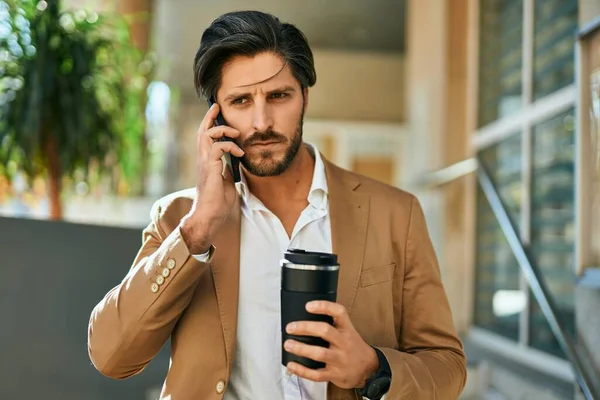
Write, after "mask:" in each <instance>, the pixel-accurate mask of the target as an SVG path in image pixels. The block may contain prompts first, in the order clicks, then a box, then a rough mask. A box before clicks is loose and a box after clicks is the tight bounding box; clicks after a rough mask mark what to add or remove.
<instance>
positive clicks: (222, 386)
mask: <svg viewBox="0 0 600 400" xmlns="http://www.w3.org/2000/svg"><path fill="white" fill-rule="evenodd" d="M224 391H225V382H223V381H219V382H217V393H219V394H223V392H224Z"/></svg>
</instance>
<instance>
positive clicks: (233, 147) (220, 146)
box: [209, 140, 244, 161]
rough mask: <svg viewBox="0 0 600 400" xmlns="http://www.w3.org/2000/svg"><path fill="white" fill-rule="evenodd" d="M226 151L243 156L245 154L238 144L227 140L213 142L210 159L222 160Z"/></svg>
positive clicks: (236, 155)
mask: <svg viewBox="0 0 600 400" xmlns="http://www.w3.org/2000/svg"><path fill="white" fill-rule="evenodd" d="M225 153H230V154H231V155H233V156H235V157H241V156H243V155H244V151H243V150H242V149H240V148H239V147H238V145H237V144H235V143H233V142H231V141H229V140H227V141H223V142H215V143H213V145H212V147H211V149H210V154H209V160H210V161H220V160H221V157H223V154H225Z"/></svg>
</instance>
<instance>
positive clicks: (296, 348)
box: [283, 339, 333, 363]
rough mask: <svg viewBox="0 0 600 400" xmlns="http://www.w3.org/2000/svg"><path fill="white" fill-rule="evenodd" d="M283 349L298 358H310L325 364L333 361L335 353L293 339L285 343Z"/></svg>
mask: <svg viewBox="0 0 600 400" xmlns="http://www.w3.org/2000/svg"><path fill="white" fill-rule="evenodd" d="M283 348H284V349H286V350H287V351H289V352H290V353H292V354H295V355H297V356H301V357H306V358H310V359H311V360H315V361H321V362H324V363H328V362H331V360H332V359H333V351H332V350H330V349H328V348H326V347H321V346H312V345H309V344H305V343H301V342H297V341H295V340H291V339H288V340H286V341H285V343H284V344H283Z"/></svg>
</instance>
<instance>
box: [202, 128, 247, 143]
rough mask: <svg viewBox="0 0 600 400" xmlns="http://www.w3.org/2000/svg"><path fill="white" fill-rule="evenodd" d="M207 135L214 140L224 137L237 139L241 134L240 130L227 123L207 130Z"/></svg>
mask: <svg viewBox="0 0 600 400" xmlns="http://www.w3.org/2000/svg"><path fill="white" fill-rule="evenodd" d="M205 135H206V136H208V137H210V138H211V139H213V140H219V139H221V138H223V137H228V138H232V139H235V138H237V137H238V136H240V131H238V130H237V129H234V128H232V127H230V126H227V125H219V126H213V127H212V128H210V129H208V130H207V131H205Z"/></svg>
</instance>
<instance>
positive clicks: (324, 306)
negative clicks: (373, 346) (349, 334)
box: [306, 300, 350, 326]
mask: <svg viewBox="0 0 600 400" xmlns="http://www.w3.org/2000/svg"><path fill="white" fill-rule="evenodd" d="M306 311H308V312H309V313H311V314H322V315H329V316H331V317H333V321H334V323H335V325H336V326H344V325H346V324H348V323H349V322H350V316H349V315H348V311H347V310H346V307H344V306H343V305H341V304H338V303H333V302H331V301H325V300H317V301H310V302H308V303H306Z"/></svg>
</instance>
